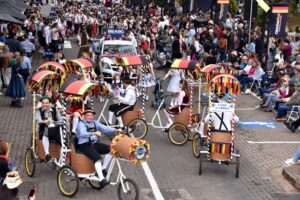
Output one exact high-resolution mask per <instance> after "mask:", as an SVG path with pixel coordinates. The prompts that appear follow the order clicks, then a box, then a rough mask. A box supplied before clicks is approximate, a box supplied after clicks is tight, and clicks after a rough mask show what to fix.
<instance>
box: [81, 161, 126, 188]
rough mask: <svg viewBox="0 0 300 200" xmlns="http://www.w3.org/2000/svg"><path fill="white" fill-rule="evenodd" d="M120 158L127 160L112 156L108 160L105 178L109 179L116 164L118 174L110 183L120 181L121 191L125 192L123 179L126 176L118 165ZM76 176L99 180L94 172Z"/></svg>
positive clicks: (115, 183) (114, 183)
mask: <svg viewBox="0 0 300 200" xmlns="http://www.w3.org/2000/svg"><path fill="white" fill-rule="evenodd" d="M120 160H123V161H127V162H129V161H128V160H125V159H121V158H116V157H114V158H113V159H112V160H111V162H110V165H109V169H108V172H107V175H106V179H107V181H109V180H110V176H111V174H112V171H113V169H114V167H115V165H117V168H118V171H119V172H118V176H117V179H116V181H115V182H112V181H111V182H110V185H117V184H119V183H120V182H121V184H122V188H123V191H124V192H125V193H126V192H127V190H126V188H125V186H124V179H126V176H125V175H124V173H123V170H122V167H121V165H120ZM78 177H79V178H83V179H86V180H93V181H98V182H100V179H99V178H98V177H97V176H96V174H78Z"/></svg>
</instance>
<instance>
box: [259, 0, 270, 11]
mask: <svg viewBox="0 0 300 200" xmlns="http://www.w3.org/2000/svg"><path fill="white" fill-rule="evenodd" d="M256 1H257V3H258V5H259V6H260V7H261V8H262V9H263V10H264V11H265V12H268V11H269V10H270V6H268V4H267V3H266V2H265V1H264V0H256Z"/></svg>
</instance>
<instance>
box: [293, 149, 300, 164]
mask: <svg viewBox="0 0 300 200" xmlns="http://www.w3.org/2000/svg"><path fill="white" fill-rule="evenodd" d="M298 160H300V146H299V147H298V149H297V151H296V153H295V155H294V157H293V161H295V162H297V161H298Z"/></svg>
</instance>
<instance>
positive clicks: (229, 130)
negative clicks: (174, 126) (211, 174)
mask: <svg viewBox="0 0 300 200" xmlns="http://www.w3.org/2000/svg"><path fill="white" fill-rule="evenodd" d="M239 93H240V83H239V81H238V80H237V79H236V78H235V77H234V76H232V75H230V74H219V75H216V76H214V77H213V78H212V79H211V80H210V82H209V102H208V115H207V116H206V119H205V120H204V121H205V122H206V121H207V122H208V127H207V135H205V133H203V132H202V133H200V132H199V133H198V136H199V137H200V138H199V140H197V141H198V142H199V143H198V147H199V149H198V151H199V175H201V174H202V167H203V162H205V161H208V162H217V163H219V164H228V165H229V164H235V165H236V173H235V176H236V178H238V177H239V166H240V154H239V151H238V150H237V149H235V148H234V137H235V136H234V122H235V120H236V117H235V113H234V107H235V103H234V102H235V95H237V94H239ZM225 95H227V97H226V98H227V99H226V100H225V99H224V97H225ZM202 125H204V122H203V124H202ZM200 128H201V127H200ZM202 128H203V127H202ZM194 137H195V136H194Z"/></svg>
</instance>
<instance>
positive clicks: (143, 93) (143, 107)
mask: <svg viewBox="0 0 300 200" xmlns="http://www.w3.org/2000/svg"><path fill="white" fill-rule="evenodd" d="M142 83H143V84H142V86H143V87H142V96H143V100H142V111H143V113H142V117H143V119H145V100H146V95H145V87H144V86H145V85H146V83H145V73H144V71H142Z"/></svg>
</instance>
